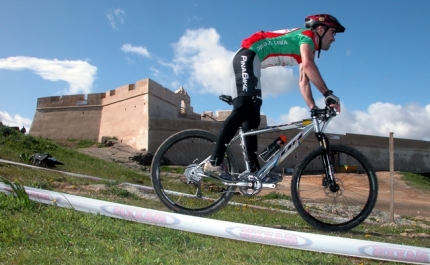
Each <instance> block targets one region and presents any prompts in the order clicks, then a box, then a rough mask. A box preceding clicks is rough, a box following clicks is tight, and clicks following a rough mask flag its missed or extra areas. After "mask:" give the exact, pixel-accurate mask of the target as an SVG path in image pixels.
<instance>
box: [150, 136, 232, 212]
mask: <svg viewBox="0 0 430 265" xmlns="http://www.w3.org/2000/svg"><path fill="white" fill-rule="evenodd" d="M216 140H217V137H216V136H215V135H214V134H212V133H210V132H207V131H203V130H186V131H182V132H179V133H176V134H174V135H172V136H171V137H169V138H168V139H167V140H166V141H164V142H163V143H162V144H161V145H160V147H159V148H158V150H157V152H156V153H155V155H154V158H153V160H152V166H151V178H152V185H153V187H154V190H155V193H156V194H157V196H158V197H159V198H160V200H161V201H162V202H163V204H164V205H166V207H167V208H169V209H170V210H172V211H174V212H178V213H182V214H190V215H198V216H203V215H208V214H211V213H213V212H215V211H217V210H219V209H220V208H221V207H223V206H224V205H225V204H226V203H228V201H229V200H230V199H231V196H232V195H233V192H234V187H233V186H226V185H224V184H223V183H222V181H220V180H217V179H213V178H209V177H202V175H201V174H203V164H202V162H203V161H204V160H205V159H207V158H208V157H209V156H210V155H211V153H212V150H213V148H214V147H215V142H216ZM223 165H225V167H226V169H227V170H229V172H230V173H233V172H237V164H236V160H235V159H234V157H233V153H232V152H231V150H230V149H228V148H227V151H226V156H225V158H224V161H223Z"/></svg>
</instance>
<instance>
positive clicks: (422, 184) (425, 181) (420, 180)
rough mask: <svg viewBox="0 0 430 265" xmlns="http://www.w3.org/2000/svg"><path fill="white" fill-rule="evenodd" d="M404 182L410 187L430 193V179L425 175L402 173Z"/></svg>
mask: <svg viewBox="0 0 430 265" xmlns="http://www.w3.org/2000/svg"><path fill="white" fill-rule="evenodd" d="M401 174H402V180H404V181H405V182H406V183H407V184H408V185H409V186H411V187H413V188H417V189H422V190H425V191H430V178H429V177H425V176H423V175H419V174H414V173H410V172H401Z"/></svg>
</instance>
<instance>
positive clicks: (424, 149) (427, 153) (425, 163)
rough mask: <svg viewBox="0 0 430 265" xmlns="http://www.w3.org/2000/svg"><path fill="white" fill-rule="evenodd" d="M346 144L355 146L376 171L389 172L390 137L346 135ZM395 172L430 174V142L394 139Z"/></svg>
mask: <svg viewBox="0 0 430 265" xmlns="http://www.w3.org/2000/svg"><path fill="white" fill-rule="evenodd" d="M345 136H346V137H345V140H344V143H345V144H349V145H353V146H355V147H356V148H357V149H359V150H360V151H361V152H363V153H364V154H365V155H366V156H367V157H368V158H369V160H370V161H371V163H372V165H373V166H374V168H375V170H389V167H390V165H389V163H390V161H389V155H390V154H389V137H382V136H371V135H359V134H348V133H347V134H346V135H345ZM393 143H394V170H396V171H412V172H430V142H428V141H419V140H410V139H400V138H395V137H394V139H393Z"/></svg>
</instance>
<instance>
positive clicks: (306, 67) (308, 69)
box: [300, 44, 328, 94]
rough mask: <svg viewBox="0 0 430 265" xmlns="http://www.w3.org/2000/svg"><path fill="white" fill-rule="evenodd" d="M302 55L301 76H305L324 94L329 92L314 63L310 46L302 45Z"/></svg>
mask: <svg viewBox="0 0 430 265" xmlns="http://www.w3.org/2000/svg"><path fill="white" fill-rule="evenodd" d="M300 54H301V57H302V63H301V64H300V75H304V76H306V77H307V78H308V81H309V80H310V81H311V82H312V83H313V84H314V85H315V87H316V88H317V89H318V90H319V91H320V92H321V94H324V93H326V92H327V91H328V88H327V86H326V84H325V82H324V80H323V79H322V76H321V74H320V71H319V70H318V67H317V65H316V64H315V61H314V58H315V57H314V53H313V51H312V48H311V46H310V45H309V44H302V45H300Z"/></svg>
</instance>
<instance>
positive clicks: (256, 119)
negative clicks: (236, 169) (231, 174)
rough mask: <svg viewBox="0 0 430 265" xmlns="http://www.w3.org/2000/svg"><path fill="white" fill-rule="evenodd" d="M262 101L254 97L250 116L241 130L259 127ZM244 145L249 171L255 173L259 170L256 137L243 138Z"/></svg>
mask: <svg viewBox="0 0 430 265" xmlns="http://www.w3.org/2000/svg"><path fill="white" fill-rule="evenodd" d="M261 104H262V100H261V99H260V98H257V97H254V98H253V102H252V110H251V111H250V116H249V118H248V120H246V121H245V122H244V123H243V124H242V128H243V129H244V130H245V131H249V130H252V129H257V128H258V126H259V125H260V109H261ZM245 144H246V147H247V153H248V156H249V162H250V169H251V171H257V170H259V169H260V164H259V163H258V157H257V147H258V138H257V136H256V135H252V136H248V137H245Z"/></svg>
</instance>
